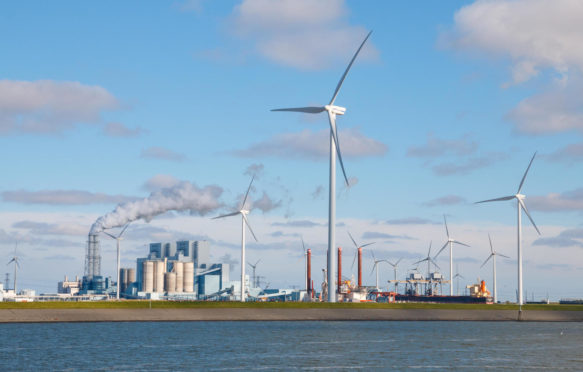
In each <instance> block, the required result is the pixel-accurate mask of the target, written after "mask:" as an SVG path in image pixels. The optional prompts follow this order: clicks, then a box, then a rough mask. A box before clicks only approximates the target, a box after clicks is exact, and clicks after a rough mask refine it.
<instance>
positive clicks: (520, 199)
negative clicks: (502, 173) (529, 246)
mask: <svg viewBox="0 0 583 372" xmlns="http://www.w3.org/2000/svg"><path fill="white" fill-rule="evenodd" d="M535 156H536V152H535V153H534V155H533V156H532V159H530V163H529V164H528V168H526V172H524V176H522V180H521V181H520V185H518V191H517V192H516V194H515V195H510V196H504V197H501V198H496V199H489V200H482V201H479V202H476V203H475V204H479V203H488V202H494V201H506V200H512V199H516V209H517V212H518V221H517V229H518V304H519V305H522V304H523V299H522V296H523V292H522V222H521V217H522V210H524V213H526V216H527V217H528V219H529V220H530V222H531V223H532V226H533V227H534V229H535V230H536V232H537V233H538V234H539V235H540V231H539V230H538V227H536V224H535V223H534V220H533V219H532V217H531V216H530V213H528V209H527V208H526V203H525V202H524V199H525V198H526V196H525V195H522V194H521V193H520V190H522V186H523V185H524V180H525V179H526V175H527V174H528V170H529V169H530V166H531V165H532V162H533V160H534V157H535Z"/></svg>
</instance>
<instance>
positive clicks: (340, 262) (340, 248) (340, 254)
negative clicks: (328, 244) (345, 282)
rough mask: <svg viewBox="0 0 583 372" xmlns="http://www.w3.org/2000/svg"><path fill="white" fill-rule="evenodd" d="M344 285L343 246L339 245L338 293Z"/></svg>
mask: <svg viewBox="0 0 583 372" xmlns="http://www.w3.org/2000/svg"><path fill="white" fill-rule="evenodd" d="M341 287H342V247H338V293H340V288H341Z"/></svg>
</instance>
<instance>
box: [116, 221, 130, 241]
mask: <svg viewBox="0 0 583 372" xmlns="http://www.w3.org/2000/svg"><path fill="white" fill-rule="evenodd" d="M130 223H131V222H128V223H127V224H126V225H125V226H124V227H123V229H121V232H120V233H119V235H118V236H117V237H118V238H120V237H121V236H122V235H123V233H124V232H125V231H126V229H127V228H128V226H129V225H130Z"/></svg>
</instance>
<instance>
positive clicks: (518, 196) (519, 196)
mask: <svg viewBox="0 0 583 372" xmlns="http://www.w3.org/2000/svg"><path fill="white" fill-rule="evenodd" d="M525 197H526V196H525V195H522V194H516V199H520V200H524V198H525Z"/></svg>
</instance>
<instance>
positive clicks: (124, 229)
mask: <svg viewBox="0 0 583 372" xmlns="http://www.w3.org/2000/svg"><path fill="white" fill-rule="evenodd" d="M129 225H130V224H129V223H128V224H126V225H125V226H124V227H123V229H122V230H121V231H120V233H119V234H117V236H115V235H113V234H110V233H108V232H107V231H102V232H103V233H104V234H105V235H107V236H109V237H110V238H112V239H115V241H116V242H117V289H116V291H115V292H116V295H115V298H116V299H117V300H118V301H119V270H120V268H119V266H120V265H119V261H120V251H119V241H120V240H122V239H123V238H122V237H121V236H122V235H123V233H124V232H125V231H126V229H127V228H128V226H129Z"/></svg>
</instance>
